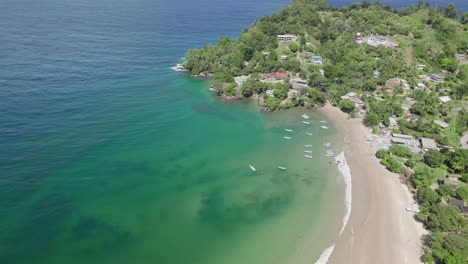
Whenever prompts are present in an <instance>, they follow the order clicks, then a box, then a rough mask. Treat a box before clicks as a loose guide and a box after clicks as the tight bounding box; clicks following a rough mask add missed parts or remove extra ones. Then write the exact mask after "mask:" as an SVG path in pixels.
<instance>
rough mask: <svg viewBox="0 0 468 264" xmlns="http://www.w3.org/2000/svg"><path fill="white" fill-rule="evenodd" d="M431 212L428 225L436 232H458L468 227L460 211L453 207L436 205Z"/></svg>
mask: <svg viewBox="0 0 468 264" xmlns="http://www.w3.org/2000/svg"><path fill="white" fill-rule="evenodd" d="M430 212H431V214H430V215H429V217H428V219H427V224H428V226H429V227H430V228H431V229H434V230H436V231H442V232H449V231H457V230H461V229H463V228H465V227H466V226H467V222H466V220H465V219H464V217H463V216H462V215H461V214H460V210H459V209H458V208H457V207H455V206H453V205H443V204H435V205H433V206H431V208H430Z"/></svg>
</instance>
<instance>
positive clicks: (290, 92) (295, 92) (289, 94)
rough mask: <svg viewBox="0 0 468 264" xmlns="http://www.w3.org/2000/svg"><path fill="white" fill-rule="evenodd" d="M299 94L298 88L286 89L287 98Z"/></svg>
mask: <svg viewBox="0 0 468 264" xmlns="http://www.w3.org/2000/svg"><path fill="white" fill-rule="evenodd" d="M299 95H301V93H300V92H299V91H298V90H294V89H289V91H288V98H294V97H298V96H299Z"/></svg>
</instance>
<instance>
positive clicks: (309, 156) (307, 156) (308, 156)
mask: <svg viewBox="0 0 468 264" xmlns="http://www.w3.org/2000/svg"><path fill="white" fill-rule="evenodd" d="M304 157H306V158H308V159H311V158H312V156H311V155H304Z"/></svg>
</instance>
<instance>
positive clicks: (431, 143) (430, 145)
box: [419, 138, 437, 149]
mask: <svg viewBox="0 0 468 264" xmlns="http://www.w3.org/2000/svg"><path fill="white" fill-rule="evenodd" d="M419 141H420V142H421V148H423V149H437V143H436V142H435V140H433V139H432V138H420V139H419Z"/></svg>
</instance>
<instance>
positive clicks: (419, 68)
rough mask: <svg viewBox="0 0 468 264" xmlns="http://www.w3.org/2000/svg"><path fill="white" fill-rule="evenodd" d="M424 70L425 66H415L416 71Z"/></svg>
mask: <svg viewBox="0 0 468 264" xmlns="http://www.w3.org/2000/svg"><path fill="white" fill-rule="evenodd" d="M424 68H426V64H418V65H416V69H418V71H422V70H424Z"/></svg>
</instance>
